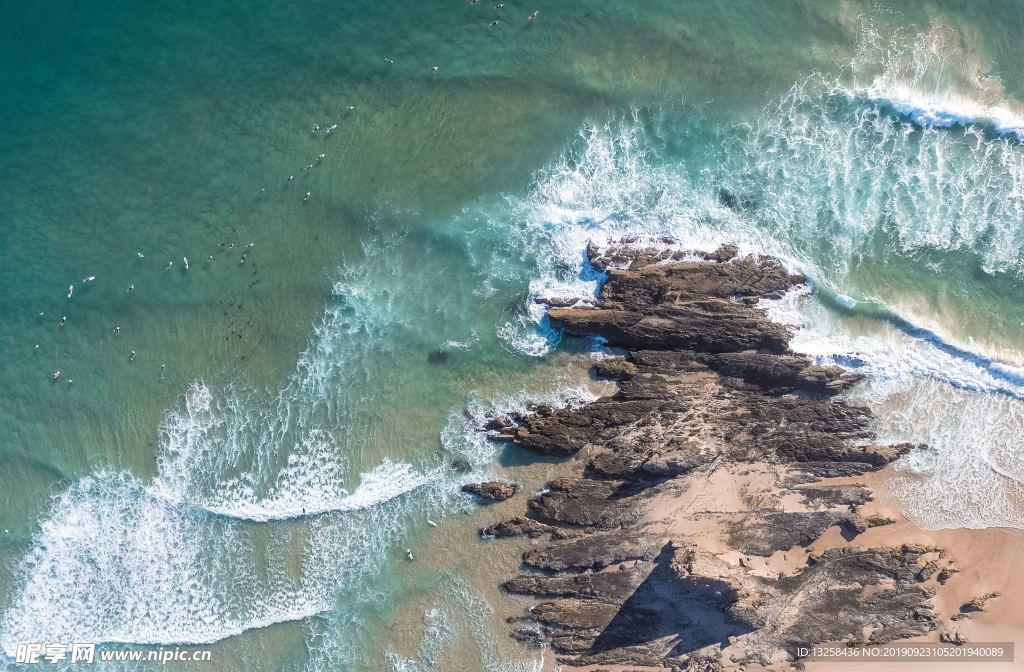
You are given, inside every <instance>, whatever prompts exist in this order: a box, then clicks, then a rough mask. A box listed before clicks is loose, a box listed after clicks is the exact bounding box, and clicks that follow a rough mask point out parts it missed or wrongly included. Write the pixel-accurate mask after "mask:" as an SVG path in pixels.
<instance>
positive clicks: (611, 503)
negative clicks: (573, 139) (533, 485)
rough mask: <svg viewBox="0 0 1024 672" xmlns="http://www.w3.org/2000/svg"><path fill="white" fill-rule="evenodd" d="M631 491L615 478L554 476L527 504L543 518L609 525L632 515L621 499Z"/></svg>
mask: <svg viewBox="0 0 1024 672" xmlns="http://www.w3.org/2000/svg"><path fill="white" fill-rule="evenodd" d="M631 492H632V490H631V488H630V486H629V485H628V484H626V483H622V482H617V481H594V480H591V479H587V478H557V479H555V480H553V481H550V482H549V483H548V484H547V489H546V490H545V491H544V492H543V493H541V494H540V495H538V496H537V497H535V498H533V499H531V500H530V502H529V504H528V506H529V507H530V512H531V513H532V514H533V515H534V516H536V517H538V518H541V519H544V520H552V521H557V522H560V523H568V524H570V525H594V526H598V527H610V526H612V525H619V524H622V523H623V522H626V521H628V520H630V519H632V518H634V517H635V516H634V514H633V512H632V511H631V510H630V508H629V507H625V506H623V505H622V504H623V502H622V501H621V500H622V498H623V497H626V496H628V495H629V494H631Z"/></svg>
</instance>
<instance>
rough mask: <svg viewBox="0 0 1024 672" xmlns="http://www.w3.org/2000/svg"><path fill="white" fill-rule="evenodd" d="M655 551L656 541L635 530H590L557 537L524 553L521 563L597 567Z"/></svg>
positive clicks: (649, 555)
mask: <svg viewBox="0 0 1024 672" xmlns="http://www.w3.org/2000/svg"><path fill="white" fill-rule="evenodd" d="M657 554H658V543H657V541H656V540H654V539H650V538H645V537H643V535H641V534H639V533H638V532H637V531H635V530H630V531H628V532H613V533H606V534H591V535H587V536H582V537H578V538H573V539H569V540H566V541H560V542H557V543H553V544H548V545H546V546H541V547H538V548H532V549H530V550H528V551H527V552H526V553H524V554H523V564H525V565H527V566H529V567H534V568H536V569H544V570H549V571H560V570H565V569H576V570H580V569H593V570H599V569H604V568H605V567H609V566H611V565H615V564H618V563H621V562H628V561H635V560H650V559H652V558H654V557H655V556H656V555H657Z"/></svg>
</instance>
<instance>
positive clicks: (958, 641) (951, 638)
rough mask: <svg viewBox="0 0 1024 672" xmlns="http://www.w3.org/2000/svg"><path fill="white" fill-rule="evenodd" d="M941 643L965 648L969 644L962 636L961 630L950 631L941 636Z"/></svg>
mask: <svg viewBox="0 0 1024 672" xmlns="http://www.w3.org/2000/svg"><path fill="white" fill-rule="evenodd" d="M939 641H940V642H944V643H946V644H953V645H955V646H963V645H964V644H966V643H967V641H968V640H967V638H966V637H964V636H963V635H961V634H960V631H959V630H954V631H953V632H949V631H948V630H947V631H945V632H943V633H942V634H940V635H939Z"/></svg>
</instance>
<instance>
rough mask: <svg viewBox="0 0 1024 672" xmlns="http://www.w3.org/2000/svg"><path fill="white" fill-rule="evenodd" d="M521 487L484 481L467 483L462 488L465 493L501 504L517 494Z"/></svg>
mask: <svg viewBox="0 0 1024 672" xmlns="http://www.w3.org/2000/svg"><path fill="white" fill-rule="evenodd" d="M518 489H519V486H518V485H516V484H515V483H504V482H502V481H484V482H483V483H466V484H465V485H464V486H462V491H463V492H468V493H470V494H472V495H476V496H477V497H481V498H483V499H489V500H491V501H492V502H501V501H504V500H506V499H508V498H509V497H511V496H512V495H514V494H516V491H517V490H518Z"/></svg>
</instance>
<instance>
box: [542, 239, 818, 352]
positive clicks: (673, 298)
mask: <svg viewBox="0 0 1024 672" xmlns="http://www.w3.org/2000/svg"><path fill="white" fill-rule="evenodd" d="M802 282H803V278H802V277H801V276H796V275H790V274H789V273H787V272H786V271H785V270H784V269H783V268H782V266H781V264H779V263H778V262H777V261H775V260H774V259H764V258H754V257H744V258H743V259H736V260H733V261H731V262H729V263H703V262H679V263H675V264H657V265H649V266H645V267H643V268H641V269H639V270H635V271H634V270H615V269H612V270H610V271H609V277H608V281H607V282H606V283H605V285H604V287H603V288H602V292H601V299H602V303H601V305H600V306H597V307H594V308H557V309H551V310H549V311H548V317H549V319H550V320H551V323H552V324H553V325H554V326H556V327H559V328H562V329H564V330H565V331H566V332H567V333H569V334H571V335H578V336H594V335H596V336H602V337H604V338H606V339H607V340H608V341H609V343H610V344H612V345H617V346H622V347H628V348H654V349H673V348H686V349H691V350H698V351H701V352H712V353H718V352H740V351H743V350H761V349H764V350H768V351H771V352H783V351H785V350H786V346H787V344H788V342H789V338H790V335H789V332H788V331H787V330H786V329H785V327H783V326H781V325H778V324H776V323H774V322H771V321H769V320H768V319H767V318H766V317H765V316H764V314H763V313H762V312H760V311H759V310H757V309H756V308H753V307H751V306H749V305H745V304H743V303H738V302H736V301H732V300H731V299H733V298H735V297H751V296H757V297H765V296H778V295H780V294H781V293H782V292H783V291H785V290H786V289H789V288H790V287H793V286H795V285H798V284H801V283H802Z"/></svg>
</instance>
